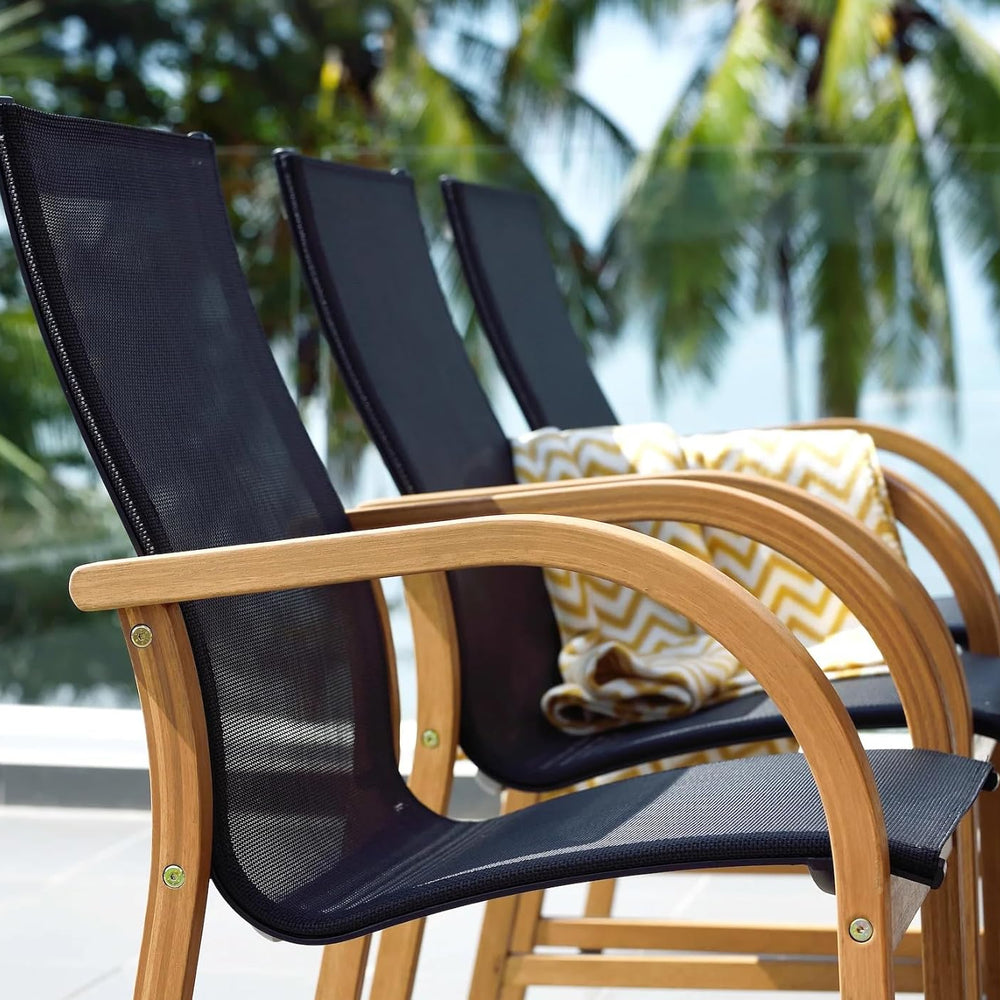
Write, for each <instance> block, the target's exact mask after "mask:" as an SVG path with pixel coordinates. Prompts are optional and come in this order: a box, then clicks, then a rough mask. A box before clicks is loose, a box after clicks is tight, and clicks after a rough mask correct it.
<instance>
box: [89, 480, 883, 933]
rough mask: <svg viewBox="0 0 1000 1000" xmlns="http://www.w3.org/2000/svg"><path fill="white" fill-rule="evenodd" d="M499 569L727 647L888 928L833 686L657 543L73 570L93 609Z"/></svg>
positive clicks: (531, 540)
mask: <svg viewBox="0 0 1000 1000" xmlns="http://www.w3.org/2000/svg"><path fill="white" fill-rule="evenodd" d="M701 488H702V489H707V487H701ZM719 492H725V491H719ZM490 565H493V566H495V565H535V566H558V567H562V568H566V569H569V570H573V571H575V572H579V573H588V574H591V575H595V576H599V577H601V578H604V579H608V580H612V581H614V582H616V583H619V584H621V585H623V586H626V587H630V588H632V589H633V590H637V591H640V592H642V593H644V594H647V595H648V596H649V597H650V598H651V599H653V600H655V601H657V602H658V603H660V604H663V605H665V606H667V607H671V608H674V609H676V610H677V611H678V612H679V613H680V614H682V615H685V616H686V617H688V618H690V619H691V620H692V621H694V622H695V623H696V624H698V625H699V626H701V627H702V628H704V629H705V631H707V632H708V633H709V634H710V635H712V636H714V637H715V638H716V639H717V640H718V641H719V642H720V643H722V645H723V646H725V647H726V648H727V649H729V650H730V651H731V652H732V653H733V654H734V655H735V656H736V657H737V658H738V659H739V660H740V662H741V663H743V665H744V666H745V667H746V668H747V670H749V671H750V673H751V674H752V675H753V676H754V677H755V678H756V680H757V681H758V682H759V683H760V684H761V686H762V687H763V689H764V690H765V691H766V692H767V693H768V694H769V695H770V696H771V697H772V698H773V700H774V702H775V704H776V705H777V707H778V709H779V711H780V712H781V713H782V715H783V716H784V718H785V720H786V721H787V723H788V726H789V728H790V729H791V731H792V733H793V735H794V736H795V738H796V739H797V740H798V742H799V744H800V745H801V747H802V750H803V753H804V754H805V756H806V759H807V760H808V762H809V766H810V768H811V770H812V773H813V775H814V777H815V780H816V784H817V787H818V789H819V793H820V797H821V799H822V802H823V807H824V811H825V813H826V817H827V823H828V825H829V830H830V841H831V846H832V849H833V859H834V866H835V869H836V871H837V872H838V873H841V874H840V875H838V883H837V885H838V909H839V911H840V913H841V916H842V918H843V919H845V920H850V919H851V917H852V916H854V915H856V914H858V913H865V914H866V915H869V914H871V915H872V916H871V919H873V921H875V924H876V928H878V927H879V926H881V927H882V928H883V929H884V930H883V933H888V932H889V928H890V926H891V918H890V913H889V904H888V900H889V893H887V892H881V890H882V887H883V886H884V885H885V884H886V882H887V880H888V877H889V869H888V846H887V841H886V833H885V824H884V819H883V816H882V808H881V804H880V802H879V799H878V794H877V792H876V789H875V783H874V779H873V778H872V774H871V768H870V766H869V764H868V759H867V757H866V756H865V754H864V751H863V750H862V748H861V744H860V741H859V740H858V736H857V732H856V731H855V729H854V726H853V724H852V723H851V720H850V717H849V716H848V715H847V711H846V709H845V708H844V706H843V704H842V703H841V701H840V699H839V698H838V697H837V694H836V692H835V691H834V689H833V686H832V685H831V684H830V682H829V681H828V680H827V678H826V677H825V676H824V674H823V672H822V671H821V670H820V669H819V667H817V666H816V664H815V662H814V661H813V660H812V658H811V657H810V656H809V654H808V653H807V652H806V650H805V648H804V647H803V646H802V645H801V644H800V643H799V642H797V641H796V640H795V638H794V637H793V636H792V634H791V633H790V632H789V631H788V629H787V628H785V626H784V625H782V624H781V623H780V622H779V621H778V620H777V618H775V617H774V615H773V614H771V613H770V612H769V611H768V610H767V609H766V608H764V607H763V606H762V605H761V604H760V603H759V602H758V601H757V600H756V599H755V598H754V597H752V596H751V595H750V594H749V593H748V592H747V591H746V590H744V589H743V588H742V587H741V586H739V584H737V583H735V582H733V581H732V580H730V579H729V578H728V577H726V576H724V575H723V574H722V573H720V572H719V571H718V570H716V569H714V568H713V567H711V566H709V565H707V564H706V563H704V562H702V561H700V560H699V559H696V558H695V557H693V556H690V555H688V554H687V553H684V552H682V551H680V550H678V549H674V548H672V547H670V546H668V545H665V544H664V543H662V542H660V541H658V540H656V539H653V538H649V537H647V536H645V535H641V534H639V533H637V532H635V531H630V530H629V529H626V528H621V527H618V526H616V525H608V524H598V523H595V522H589V521H581V520H579V519H575V518H567V517H559V516H544V515H529V516H522V515H509V516H507V515H505V516H503V517H486V518H472V519H469V520H461V521H445V522H439V523H434V524H422V525H413V526H405V527H398V528H386V529H382V530H379V531H370V532H348V533H345V534H340V535H327V536H321V537H314V538H300V539H293V540H289V541H280V542H271V543H265V544H257V545H243V546H235V547H231V548H220V549H207V550H199V551H195V552H184V553H174V554H170V555H161V556H147V557H143V558H136V559H123V560H118V561H114V562H105V563H94V564H91V565H89V566H83V567H80V568H79V569H77V570H76V571H75V572H74V574H73V577H72V580H71V583H70V591H71V594H72V596H73V599H74V601H75V602H76V604H77V606H78V607H80V608H82V609H85V610H103V609H110V608H126V609H128V608H134V607H136V606H144V607H145V608H150V607H151V606H157V605H172V604H174V603H176V602H179V601H189V600H197V599H199V598H208V597H221V596H227V595H233V594H244V593H253V592H262V591H273V590H283V589H294V588H298V587H310V586H321V585H325V584H333V583H346V582H349V581H355V580H363V579H372V578H376V577H383V576H406V575H409V574H416V573H419V574H424V573H433V572H437V571H442V570H449V569H458V568H466V567H474V566H490ZM126 614H127V612H126Z"/></svg>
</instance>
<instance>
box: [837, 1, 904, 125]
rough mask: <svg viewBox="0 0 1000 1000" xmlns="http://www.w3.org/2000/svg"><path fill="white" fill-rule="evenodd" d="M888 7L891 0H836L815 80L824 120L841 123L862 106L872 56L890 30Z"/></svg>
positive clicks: (868, 88)
mask: <svg viewBox="0 0 1000 1000" xmlns="http://www.w3.org/2000/svg"><path fill="white" fill-rule="evenodd" d="M891 8H892V2H891V0H837V4H836V8H835V10H834V14H833V18H832V19H831V21H830V28H829V35H828V36H827V40H826V45H825V46H824V47H823V56H822V58H823V66H822V76H821V78H820V84H819V106H820V110H821V112H822V113H823V114H824V116H825V118H826V120H827V122H828V123H830V124H834V125H838V126H844V125H846V123H847V121H848V119H849V118H851V117H852V116H853V115H855V114H856V113H857V112H858V109H863V108H864V107H865V104H866V100H865V98H866V96H867V95H868V94H869V93H870V76H871V61H872V57H873V56H874V55H875V54H876V53H877V52H878V50H879V47H880V44H882V42H884V41H886V40H887V38H888V35H889V34H891V23H890V10H891Z"/></svg>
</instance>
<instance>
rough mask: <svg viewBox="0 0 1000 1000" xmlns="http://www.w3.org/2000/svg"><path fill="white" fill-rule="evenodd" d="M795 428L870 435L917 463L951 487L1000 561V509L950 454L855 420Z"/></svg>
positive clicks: (879, 444)
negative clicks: (982, 529) (967, 508)
mask: <svg viewBox="0 0 1000 1000" xmlns="http://www.w3.org/2000/svg"><path fill="white" fill-rule="evenodd" d="M788 426H789V427H790V428H792V429H809V428H814V429H818V430H852V431H858V432H859V433H861V434H870V435H871V437H872V440H874V442H875V446H876V447H877V448H879V449H881V450H882V451H888V452H892V453H893V454H895V455H900V456H902V457H903V458H907V459H909V460H910V461H911V462H915V463H916V464H917V465H920V466H922V467H923V468H925V469H927V471H928V472H931V473H933V474H934V475H935V476H937V477H938V479H940V480H941V481H942V482H944V483H946V484H947V485H948V486H950V487H951V488H952V489H953V490H954V491H955V492H956V493H957V494H958V495H959V496H960V497H961V498H962V500H964V501H965V503H966V504H967V505H968V507H969V509H970V510H971V511H972V512H973V513H974V514H975V515H976V518H977V519H978V521H979V523H980V524H981V525H982V526H983V528H984V529H985V531H986V535H987V537H988V538H989V540H990V544H991V545H992V546H993V551H994V552H995V553H996V555H997V559H1000V506H998V505H997V502H996V501H995V500H994V499H993V497H992V496H991V495H990V493H989V491H988V490H987V489H986V487H985V486H983V484H982V483H980V482H979V480H978V479H976V477H975V476H973V475H972V473H970V472H969V470H968V469H966V468H965V466H963V465H962V464H961V463H960V462H956V461H955V459H953V458H952V457H951V455H949V454H948V453H947V452H945V451H942V450H941V449H940V448H937V447H935V446H934V445H932V444H930V443H929V442H927V441H924V440H923V439H922V438H919V437H916V436H915V435H913V434H907V433H906V432H905V431H901V430H897V429H896V428H895V427H887V426H885V425H884V424H875V423H869V422H868V421H867V420H857V419H855V418H851V417H825V418H823V419H821V420H812V421H808V422H804V423H797V424H789V425H788Z"/></svg>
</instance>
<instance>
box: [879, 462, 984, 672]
mask: <svg viewBox="0 0 1000 1000" xmlns="http://www.w3.org/2000/svg"><path fill="white" fill-rule="evenodd" d="M884 474H885V481H886V486H888V488H889V500H890V502H891V503H892V507H893V510H894V511H895V514H896V518H897V520H898V521H899V523H900V524H902V525H904V526H905V527H907V528H909V529H910V531H911V532H912V533H913V536H914V537H915V538H916V539H917V541H919V542H920V543H921V544H922V545H924V547H925V548H926V549H927V551H928V552H929V553H930V554H931V556H932V557H933V559H934V561H935V562H936V563H937V564H938V566H939V567H940V568H941V570H942V571H943V572H944V575H945V577H946V579H947V580H948V582H949V583H950V584H951V588H952V591H953V592H954V594H955V599H956V601H957V602H958V607H959V610H960V611H961V612H962V618H963V620H964V621H965V627H966V632H967V633H968V637H969V649H970V650H971V651H972V652H974V653H982V654H984V655H987V656H996V655H998V654H1000V600H998V598H997V592H996V588H995V587H994V586H993V581H992V580H991V579H990V574H989V571H988V570H987V569H986V566H985V564H984V563H983V560H982V558H981V557H980V555H979V553H978V551H977V550H976V547H975V546H974V545H973V544H972V542H971V541H970V539H969V536H968V535H966V533H965V532H964V531H963V530H962V528H961V527H960V526H959V524H958V523H957V522H956V521H955V520H954V518H952V517H951V516H950V515H949V514H948V513H947V511H945V509H944V508H943V507H942V506H941V505H940V504H939V503H938V502H937V501H936V500H934V498H933V497H931V496H930V495H929V494H927V493H926V492H925V491H924V490H922V489H920V487H918V486H915V485H914V484H913V483H911V482H910V481H909V480H908V479H905V478H904V477H903V476H901V475H900V474H899V473H898V472H893V471H891V470H889V469H885V470H884Z"/></svg>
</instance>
